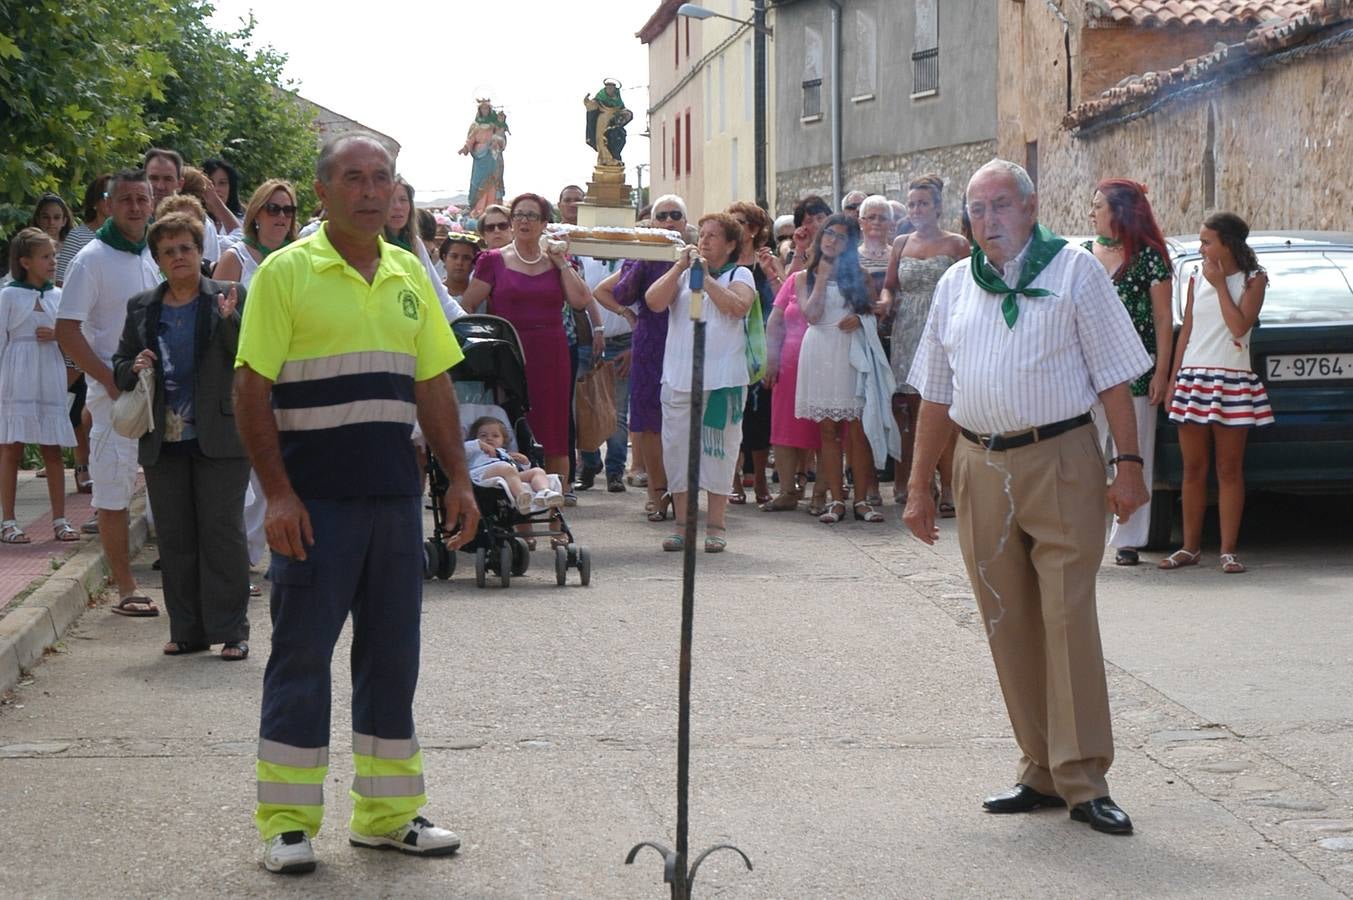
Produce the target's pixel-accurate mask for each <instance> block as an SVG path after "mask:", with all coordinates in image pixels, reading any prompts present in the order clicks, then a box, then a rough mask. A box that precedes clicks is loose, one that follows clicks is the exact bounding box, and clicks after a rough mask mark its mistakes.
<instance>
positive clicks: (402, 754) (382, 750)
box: [352, 731, 418, 759]
mask: <svg viewBox="0 0 1353 900" xmlns="http://www.w3.org/2000/svg"><path fill="white" fill-rule="evenodd" d="M352 752H353V753H356V754H360V755H362V756H375V757H379V758H380V759H408V758H409V757H411V756H413V755H414V754H415V753H417V752H418V738H417V736H415V737H410V738H378V737H375V736H374V735H370V734H362V733H361V732H360V731H354V732H353V733H352Z"/></svg>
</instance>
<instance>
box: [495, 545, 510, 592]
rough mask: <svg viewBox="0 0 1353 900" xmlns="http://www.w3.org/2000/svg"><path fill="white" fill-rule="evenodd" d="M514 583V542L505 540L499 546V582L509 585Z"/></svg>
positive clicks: (504, 585)
mask: <svg viewBox="0 0 1353 900" xmlns="http://www.w3.org/2000/svg"><path fill="white" fill-rule="evenodd" d="M511 583H512V542H511V541H503V545H502V546H501V547H499V548H498V584H499V585H500V586H501V587H507V586H508V585H510V584H511Z"/></svg>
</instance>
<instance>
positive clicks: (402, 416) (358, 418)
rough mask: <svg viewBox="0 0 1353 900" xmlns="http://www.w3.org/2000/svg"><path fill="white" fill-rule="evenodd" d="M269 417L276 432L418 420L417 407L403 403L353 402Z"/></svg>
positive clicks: (283, 410)
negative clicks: (274, 423) (274, 421)
mask: <svg viewBox="0 0 1353 900" xmlns="http://www.w3.org/2000/svg"><path fill="white" fill-rule="evenodd" d="M273 415H274V417H275V418H276V419H277V430H278V431H319V430H321V429H325V428H342V427H343V426H345V425H362V424H367V423H371V422H392V423H395V424H399V425H412V424H413V423H414V421H415V420H416V419H417V418H418V407H417V406H415V405H414V404H412V403H409V402H407V401H404V400H355V401H353V402H351V403H336V404H334V405H333V406H308V407H303V408H301V409H276V410H273Z"/></svg>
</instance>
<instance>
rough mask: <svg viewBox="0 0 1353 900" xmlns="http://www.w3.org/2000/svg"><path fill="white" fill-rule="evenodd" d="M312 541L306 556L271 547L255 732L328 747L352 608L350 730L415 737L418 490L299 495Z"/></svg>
mask: <svg viewBox="0 0 1353 900" xmlns="http://www.w3.org/2000/svg"><path fill="white" fill-rule="evenodd" d="M305 507H306V510H307V511H308V512H309V514H310V524H311V526H312V527H313V528H314V532H315V543H314V545H313V546H311V547H309V548H308V549H307V551H306V555H307V558H306V560H305V561H304V562H301V561H299V560H295V559H291V558H289V557H286V556H283V555H281V554H280V553H277V552H276V551H274V552H273V554H272V570H271V579H272V626H273V634H272V653H271V655H269V657H268V667H267V670H266V672H265V673H264V675H263V719H262V724H261V725H260V727H259V733H260V735H261V736H262V737H264V738H266V739H267V740H270V741H277V742H279V743H282V744H288V745H290V746H292V747H327V746H328V745H329V707H330V678H329V665H330V662H331V661H332V659H333V652H334V644H335V643H336V642H337V641H338V635H339V633H340V632H341V631H342V630H343V623H344V622H345V621H346V620H347V617H348V614H349V613H351V614H352V693H353V696H352V730H353V731H354V732H357V733H360V734H365V735H372V736H374V737H377V738H386V739H408V738H412V737H413V694H414V688H415V687H416V686H417V684H418V650H419V631H418V628H419V615H420V613H421V610H422V604H423V556H422V539H423V538H422V536H423V520H422V512H423V511H422V503H421V499H420V498H419V497H358V498H349V499H339V500H306V501H305Z"/></svg>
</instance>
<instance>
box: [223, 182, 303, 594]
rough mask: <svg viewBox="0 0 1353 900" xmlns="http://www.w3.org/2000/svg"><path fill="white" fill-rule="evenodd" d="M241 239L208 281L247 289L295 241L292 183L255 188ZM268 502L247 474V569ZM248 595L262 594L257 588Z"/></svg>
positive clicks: (259, 544)
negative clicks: (274, 254) (276, 253)
mask: <svg viewBox="0 0 1353 900" xmlns="http://www.w3.org/2000/svg"><path fill="white" fill-rule="evenodd" d="M240 231H241V232H242V233H243V235H244V237H243V238H242V239H241V240H240V241H238V242H236V243H234V244H232V245H231V246H230V248H229V249H227V250H226V251H225V252H223V253H222V254H221V259H220V261H219V262H217V263H216V268H215V269H214V270H213V271H212V273H211V277H212V278H214V279H215V280H217V281H238V282H239V283H240V284H242V285H244V287H245V288H246V289H247V288H248V287H249V282H250V281H252V280H253V278H254V272H256V271H258V266H259V263H261V262H263V260H264V259H266V258H267V257H268V254H269V253H272V252H274V251H276V250H280V249H282V248H283V247H285V246H286V245H287V244H290V243H291V242H292V241H294V240H296V189H295V188H294V187H292V186H291V182H289V181H283V180H282V179H280V178H270V179H269V180H267V181H265V182H263V183H262V184H261V185H259V186H258V190H256V191H254V195H253V196H252V197H250V198H249V205H248V206H247V207H245V210H244V221H243V222H242V223H241V224H240ZM267 515H268V502H267V500H266V499H265V498H264V496H263V486H262V485H260V484H259V483H258V476H257V475H255V474H254V473H253V472H252V471H251V472H250V473H249V488H248V489H247V490H246V491H245V492H244V532H245V538H246V539H247V541H248V544H249V565H251V566H256V565H258V564H259V563H260V562H262V560H263V555H264V554H265V553H267V552H268V533H267V530H266V527H265V519H266V518H267ZM249 593H250V594H253V595H255V596H257V595H258V594H259V593H261V592H260V591H259V589H258V587H257V586H256V585H253V584H251V585H250V586H249Z"/></svg>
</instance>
